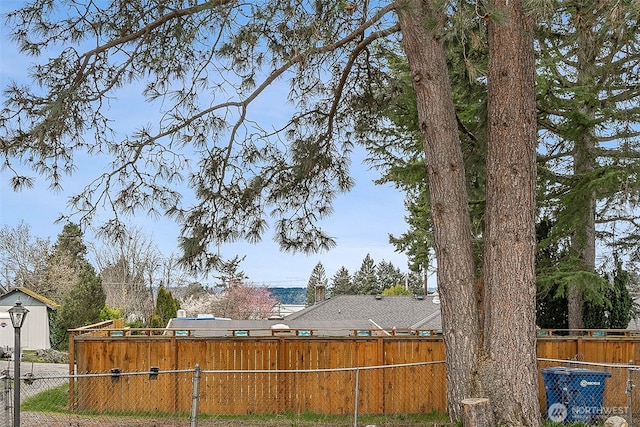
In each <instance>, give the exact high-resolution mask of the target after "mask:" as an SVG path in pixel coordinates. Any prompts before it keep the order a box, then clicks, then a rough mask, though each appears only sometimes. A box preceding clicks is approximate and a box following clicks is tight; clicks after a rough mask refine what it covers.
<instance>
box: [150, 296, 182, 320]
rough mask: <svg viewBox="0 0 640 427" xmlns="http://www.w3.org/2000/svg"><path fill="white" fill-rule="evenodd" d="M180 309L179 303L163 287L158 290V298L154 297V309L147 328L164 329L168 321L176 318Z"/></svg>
mask: <svg viewBox="0 0 640 427" xmlns="http://www.w3.org/2000/svg"><path fill="white" fill-rule="evenodd" d="M179 309H180V301H178V299H177V298H174V297H173V295H171V292H169V291H168V290H167V289H165V287H164V286H162V285H160V287H159V288H158V296H157V297H156V309H155V312H154V314H153V316H152V317H151V321H150V322H149V326H150V327H152V328H164V327H166V326H167V324H168V323H169V320H171V319H173V318H174V317H176V314H177V313H178V310H179Z"/></svg>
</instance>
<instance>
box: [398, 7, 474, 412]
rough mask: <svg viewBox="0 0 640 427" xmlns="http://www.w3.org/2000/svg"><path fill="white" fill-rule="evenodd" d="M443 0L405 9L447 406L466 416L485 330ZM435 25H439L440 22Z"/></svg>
mask: <svg viewBox="0 0 640 427" xmlns="http://www.w3.org/2000/svg"><path fill="white" fill-rule="evenodd" d="M435 3H436V2H423V1H422V0H408V1H406V2H404V3H402V5H401V6H400V7H399V8H398V16H399V21H400V26H401V28H402V34H403V40H402V43H403V48H404V51H405V53H406V55H407V59H408V62H409V65H410V67H411V73H412V78H413V87H414V90H415V93H416V101H417V105H418V121H419V126H420V131H421V133H422V136H423V140H424V151H425V157H426V170H427V176H428V181H429V193H430V204H431V210H432V216H433V228H434V237H435V252H436V258H437V260H438V271H437V280H438V291H439V293H440V295H441V298H440V300H441V304H442V330H443V336H444V340H445V351H446V360H447V364H446V371H447V384H448V385H447V398H448V406H449V407H448V410H449V415H450V417H451V419H452V420H461V419H462V406H461V402H462V400H463V399H464V398H467V397H472V396H476V393H477V387H476V384H475V378H474V375H473V371H474V368H475V365H476V360H477V357H478V355H479V353H478V351H479V342H480V329H479V325H480V323H479V310H478V299H477V292H476V289H475V286H476V278H475V269H474V259H473V252H472V240H471V237H472V236H471V226H470V216H469V207H468V202H467V192H466V187H465V171H464V164H463V158H462V150H461V146H460V139H459V136H458V127H457V123H456V112H455V107H454V103H453V97H452V92H451V83H450V80H449V74H448V70H447V62H446V56H445V50H444V46H443V40H442V38H441V37H440V34H439V31H440V30H442V28H443V22H444V13H443V11H442V10H437V9H436V7H437V6H435ZM434 24H435V25H434Z"/></svg>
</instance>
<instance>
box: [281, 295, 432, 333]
mask: <svg viewBox="0 0 640 427" xmlns="http://www.w3.org/2000/svg"><path fill="white" fill-rule="evenodd" d="M285 319H286V321H287V322H290V323H297V322H302V321H305V322H310V321H333V322H339V323H342V324H350V323H352V322H354V321H363V320H364V321H366V322H369V326H370V327H376V325H378V326H380V327H381V328H383V329H393V328H396V329H433V330H441V329H442V323H441V321H440V304H439V301H438V300H437V299H435V302H434V295H427V296H424V297H415V296H399V295H398V296H379V295H337V296H335V297H332V298H329V299H326V300H324V301H321V302H319V303H317V304H314V305H312V306H310V307H307V308H305V309H304V310H301V311H298V312H296V313H293V314H291V315H289V316H287V317H286V318H285Z"/></svg>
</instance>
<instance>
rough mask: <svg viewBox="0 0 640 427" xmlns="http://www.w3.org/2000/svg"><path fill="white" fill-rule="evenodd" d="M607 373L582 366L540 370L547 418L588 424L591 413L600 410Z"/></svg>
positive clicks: (594, 413)
mask: <svg viewBox="0 0 640 427" xmlns="http://www.w3.org/2000/svg"><path fill="white" fill-rule="evenodd" d="M610 376H611V374H610V373H609V372H602V371H594V370H590V369H582V368H565V367H555V368H546V369H542V379H543V381H544V389H545V391H546V395H547V417H548V418H549V420H551V421H555V422H563V423H566V424H569V423H575V422H583V423H586V424H589V422H590V421H591V418H592V417H593V416H594V415H598V414H601V413H602V412H603V409H604V408H603V404H602V400H603V397H604V387H605V381H606V379H607V378H609V377H610Z"/></svg>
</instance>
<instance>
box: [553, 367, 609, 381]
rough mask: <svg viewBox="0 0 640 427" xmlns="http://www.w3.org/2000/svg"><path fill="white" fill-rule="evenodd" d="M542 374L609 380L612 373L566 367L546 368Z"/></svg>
mask: <svg viewBox="0 0 640 427" xmlns="http://www.w3.org/2000/svg"><path fill="white" fill-rule="evenodd" d="M541 371H542V373H543V374H545V375H567V376H586V375H588V376H600V377H606V378H609V377H610V376H611V373H610V372H605V371H595V370H593V369H585V368H567V367H564V366H556V367H553V368H544V369H541Z"/></svg>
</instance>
